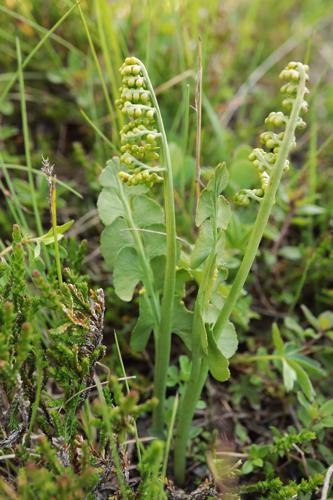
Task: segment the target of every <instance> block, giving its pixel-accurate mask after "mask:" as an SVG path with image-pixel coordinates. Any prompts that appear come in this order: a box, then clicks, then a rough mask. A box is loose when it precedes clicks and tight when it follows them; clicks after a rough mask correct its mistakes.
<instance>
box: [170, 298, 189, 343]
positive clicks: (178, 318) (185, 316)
mask: <svg viewBox="0 0 333 500" xmlns="http://www.w3.org/2000/svg"><path fill="white" fill-rule="evenodd" d="M192 323H193V312H192V311H189V310H188V309H187V308H186V307H185V305H184V303H183V302H180V301H179V300H176V301H175V304H174V307H173V318H172V331H173V332H174V333H176V334H177V335H178V337H180V338H181V340H182V341H183V342H184V344H185V346H186V347H187V349H188V350H189V351H190V350H191V349H192V337H191V333H192Z"/></svg>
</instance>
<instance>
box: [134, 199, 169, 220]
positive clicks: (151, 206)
mask: <svg viewBox="0 0 333 500" xmlns="http://www.w3.org/2000/svg"><path fill="white" fill-rule="evenodd" d="M132 210H133V219H134V223H135V225H137V226H138V227H147V226H152V225H153V224H162V223H163V222H164V215H163V210H162V207H161V206H160V205H159V204H158V203H157V202H156V201H154V200H153V199H152V198H149V197H148V196H144V195H142V196H135V197H134V198H133V200H132Z"/></svg>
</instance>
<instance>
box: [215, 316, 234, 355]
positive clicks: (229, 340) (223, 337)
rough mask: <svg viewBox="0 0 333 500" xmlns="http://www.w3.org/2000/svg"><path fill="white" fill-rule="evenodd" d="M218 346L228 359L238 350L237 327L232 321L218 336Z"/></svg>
mask: <svg viewBox="0 0 333 500" xmlns="http://www.w3.org/2000/svg"><path fill="white" fill-rule="evenodd" d="M217 346H218V348H219V350H220V351H221V352H222V354H223V355H224V356H225V357H226V358H227V359H229V358H231V357H232V356H233V355H234V354H235V352H236V351H237V348H238V338H237V333H236V329H235V327H234V325H233V323H231V321H228V322H227V324H226V325H225V326H224V328H223V330H222V332H221V333H220V335H219V336H218V340H217Z"/></svg>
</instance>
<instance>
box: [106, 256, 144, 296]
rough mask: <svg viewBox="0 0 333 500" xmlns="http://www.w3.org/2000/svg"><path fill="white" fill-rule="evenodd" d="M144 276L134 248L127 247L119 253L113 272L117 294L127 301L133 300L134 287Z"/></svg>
mask: <svg viewBox="0 0 333 500" xmlns="http://www.w3.org/2000/svg"><path fill="white" fill-rule="evenodd" d="M141 278H142V272H141V268H140V264H139V259H138V255H137V253H136V251H135V250H134V248H130V247H125V248H122V249H121V250H120V252H119V253H118V255H117V257H116V260H115V264H114V273H113V284H114V287H115V291H116V294H117V295H118V297H120V298H121V299H122V300H124V301H125V302H129V301H130V300H132V297H133V293H134V289H135V287H136V285H137V284H138V283H139V281H140V280H141Z"/></svg>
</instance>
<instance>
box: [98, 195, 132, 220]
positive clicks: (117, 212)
mask: <svg viewBox="0 0 333 500" xmlns="http://www.w3.org/2000/svg"><path fill="white" fill-rule="evenodd" d="M97 209H98V215H99V217H100V219H101V221H102V222H103V224H105V225H106V226H108V225H109V224H112V222H113V221H114V220H116V219H117V217H124V215H125V211H124V206H123V203H122V201H121V199H120V198H119V196H118V192H117V190H116V189H114V188H104V189H103V190H102V192H101V194H100V195H99V197H98V201H97Z"/></svg>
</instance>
